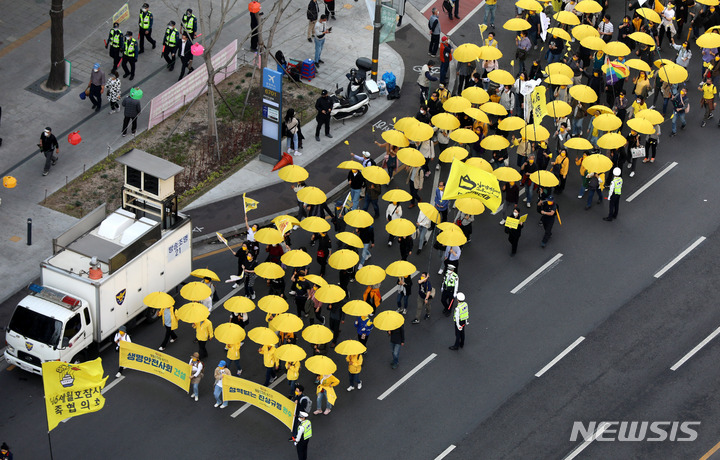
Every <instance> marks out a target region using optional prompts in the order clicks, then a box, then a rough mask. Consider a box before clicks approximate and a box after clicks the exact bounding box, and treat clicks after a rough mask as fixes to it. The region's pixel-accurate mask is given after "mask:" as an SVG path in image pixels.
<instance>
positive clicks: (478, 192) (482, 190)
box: [443, 159, 502, 212]
mask: <svg viewBox="0 0 720 460" xmlns="http://www.w3.org/2000/svg"><path fill="white" fill-rule="evenodd" d="M466 197H471V198H477V199H479V200H480V201H482V202H483V204H484V205H485V206H486V207H488V208H490V210H492V211H493V212H495V211H497V208H498V207H499V206H500V203H502V193H501V191H500V184H499V183H498V180H497V177H495V176H494V175H493V174H492V173H489V172H487V171H484V170H482V169H480V168H476V167H475V166H469V165H467V164H465V163H463V162H462V161H460V160H457V159H455V160H453V162H452V167H451V168H450V176H449V177H448V180H447V183H446V184H445V191H444V192H443V200H455V199H457V198H466Z"/></svg>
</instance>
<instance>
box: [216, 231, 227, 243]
mask: <svg viewBox="0 0 720 460" xmlns="http://www.w3.org/2000/svg"><path fill="white" fill-rule="evenodd" d="M215 235H216V236H217V238H218V240H220V242H221V243H225V245H226V246H228V240H227V238H225V237H224V236H223V235H222V233H220V232H215Z"/></svg>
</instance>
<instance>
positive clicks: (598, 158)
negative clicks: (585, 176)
mask: <svg viewBox="0 0 720 460" xmlns="http://www.w3.org/2000/svg"><path fill="white" fill-rule="evenodd" d="M582 166H583V168H585V169H586V170H588V171H589V172H593V173H604V172H606V171H609V170H610V169H611V168H612V167H613V162H612V160H611V159H610V158H608V157H606V156H605V155H601V154H599V153H594V154H592V155H588V156H586V157H585V159H584V160H583V162H582Z"/></svg>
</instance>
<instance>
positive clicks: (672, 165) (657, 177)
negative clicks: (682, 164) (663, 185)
mask: <svg viewBox="0 0 720 460" xmlns="http://www.w3.org/2000/svg"><path fill="white" fill-rule="evenodd" d="M675 166H677V161H673V162H672V163H670V166H668V167H667V168H665V169H663V170H662V171H660V173H658V175H656V176H655V177H653V178H652V179H650V180H649V181H648V182H647V183H646V184H645V185H643V186H642V187H640V188H639V189H638V190H637V191H636V192H635V193H633V194H632V195H630V196H629V197H628V199H627V200H626V201H627V202H628V203H629V202H631V201H632V200H634V199H635V198H637V197H638V195H640V194H641V193H642V192H644V191H645V190H647V188H648V187H650V186H651V185H652V184H654V183H655V182H657V181H658V180H659V179H660V178H661V177H662V176H664V175H665V174H667V173H669V172H670V170H671V169H673V168H674V167H675Z"/></svg>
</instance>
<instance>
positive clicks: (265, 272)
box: [255, 262, 285, 280]
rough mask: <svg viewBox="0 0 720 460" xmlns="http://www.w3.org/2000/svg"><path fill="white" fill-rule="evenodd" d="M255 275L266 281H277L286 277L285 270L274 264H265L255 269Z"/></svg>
mask: <svg viewBox="0 0 720 460" xmlns="http://www.w3.org/2000/svg"><path fill="white" fill-rule="evenodd" d="M255 274H256V275H257V276H259V277H260V278H265V279H266V280H276V279H278V278H282V277H283V276H285V270H283V268H282V267H281V266H280V265H278V264H276V263H274V262H263V263H261V264H260V265H258V266H257V267H255Z"/></svg>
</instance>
